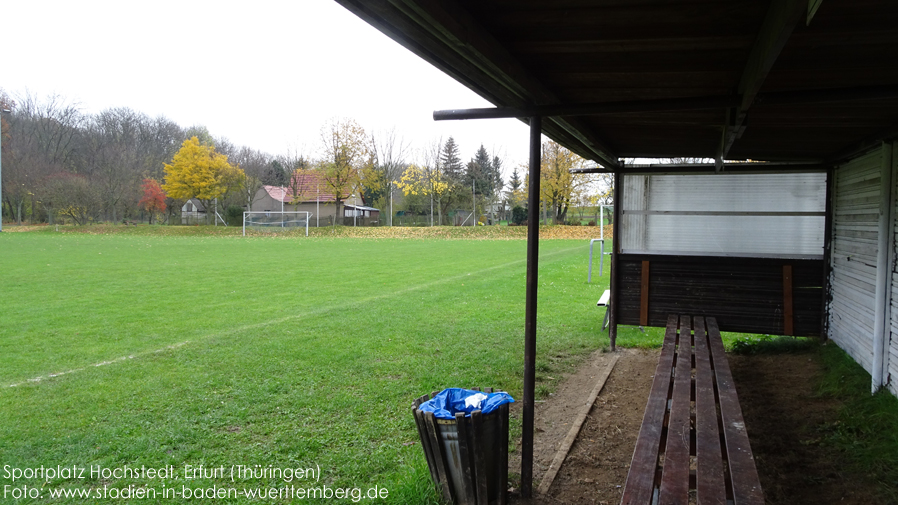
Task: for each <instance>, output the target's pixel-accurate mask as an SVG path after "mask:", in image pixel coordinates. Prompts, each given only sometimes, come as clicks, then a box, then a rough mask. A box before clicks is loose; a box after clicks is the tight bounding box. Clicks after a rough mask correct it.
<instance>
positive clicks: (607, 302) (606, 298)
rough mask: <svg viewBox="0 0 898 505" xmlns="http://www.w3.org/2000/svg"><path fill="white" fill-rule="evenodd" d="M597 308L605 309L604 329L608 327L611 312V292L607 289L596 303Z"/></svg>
mask: <svg viewBox="0 0 898 505" xmlns="http://www.w3.org/2000/svg"><path fill="white" fill-rule="evenodd" d="M596 307H605V319H604V320H602V329H603V330H604V329H605V327H606V326H608V313H609V312H610V311H611V290H609V289H606V290H605V292H604V293H602V297H601V298H599V301H598V302H596Z"/></svg>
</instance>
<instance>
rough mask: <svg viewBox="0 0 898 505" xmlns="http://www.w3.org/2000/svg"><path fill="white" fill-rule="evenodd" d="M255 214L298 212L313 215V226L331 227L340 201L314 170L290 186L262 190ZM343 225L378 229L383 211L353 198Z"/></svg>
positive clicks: (347, 204)
mask: <svg viewBox="0 0 898 505" xmlns="http://www.w3.org/2000/svg"><path fill="white" fill-rule="evenodd" d="M250 210H252V211H254V212H281V211H283V212H295V211H306V212H309V214H310V217H311V219H310V221H309V225H310V226H316V225H317V226H331V225H333V224H334V215H335V213H336V198H335V197H334V194H333V192H332V191H331V190H330V188H328V186H327V183H326V182H325V181H324V179H323V178H322V177H321V175H320V174H319V173H318V172H315V171H313V170H309V171H304V172H302V173H298V174H294V176H293V179H292V180H291V181H290V184H289V185H288V186H286V187H284V186H262V187H261V188H259V190H258V191H257V192H256V196H255V198H254V199H253V204H252V208H251V209H250ZM341 211H342V212H341V213H342V214H343V215H342V216H341V217H342V218H343V220H342V222H341V221H339V220H338V221H337V224H348V225H350V226H351V225H352V224H353V222H354V220H353V218H355V223H357V224H359V225H369V224H371V225H376V224H378V222H379V220H380V210H379V209H375V208H373V207H367V206H365V201H364V198H362V197H361V196H357V197H353V196H350V197H348V198H346V199H345V200H344V201H343V205H342V208H341Z"/></svg>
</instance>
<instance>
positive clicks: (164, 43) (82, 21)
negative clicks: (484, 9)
mask: <svg viewBox="0 0 898 505" xmlns="http://www.w3.org/2000/svg"><path fill="white" fill-rule="evenodd" d="M0 47H3V58H2V60H0V87H2V88H3V89H5V90H6V91H7V92H8V93H9V94H11V95H13V97H15V96H16V95H20V94H22V93H25V92H26V91H27V92H30V93H32V94H35V95H37V96H38V97H41V98H43V97H46V96H47V95H49V94H53V93H55V94H58V95H60V96H63V97H65V98H68V99H69V100H70V101H72V102H77V103H78V104H80V106H81V107H82V110H84V111H85V112H89V113H95V112H99V111H101V110H103V109H106V108H110V107H129V108H131V109H134V110H137V111H140V112H144V113H146V114H148V115H150V116H157V115H165V116H167V117H168V118H170V119H172V120H174V121H175V122H177V123H178V124H180V125H181V126H184V127H187V126H191V125H205V126H206V127H208V128H209V131H210V132H211V133H212V135H213V136H216V137H218V136H224V137H227V138H228V139H230V140H231V141H232V142H233V143H235V144H237V145H246V146H249V147H252V148H255V149H259V150H262V151H265V152H268V153H271V154H283V153H286V152H287V151H292V152H297V151H299V152H303V153H305V154H309V155H313V156H315V155H317V154H318V150H319V139H320V129H321V126H322V125H323V124H324V123H325V122H326V121H327V120H328V119H330V118H354V119H355V120H356V121H358V123H359V124H361V125H362V126H363V127H364V128H365V129H366V130H368V131H375V132H377V131H382V130H385V129H389V128H394V127H395V129H396V132H397V134H398V135H400V136H402V137H403V138H404V139H405V140H406V141H408V142H410V143H411V144H412V146H413V147H414V148H415V149H419V148H423V147H424V146H425V145H426V144H427V143H430V142H433V141H435V140H438V139H440V138H442V139H443V140H445V139H446V138H448V137H449V136H450V135H451V136H453V137H454V138H455V140H456V142H457V143H458V144H459V147H460V149H461V155H462V159H463V160H468V159H470V158H471V157H472V156H473V155H474V151H475V150H476V149H477V148H478V147H479V146H480V144H481V143H483V144H484V146H485V147H486V148H487V149H488V150H490V152H491V153H493V152H496V153H497V154H499V155H500V157H502V158H504V159H505V167H506V171H507V172H508V173H510V169H511V167H512V166H513V165H517V164H519V163H522V162H526V160H527V142H528V132H527V127H526V126H525V125H524V124H523V123H521V122H519V121H517V120H514V119H501V120H498V119H493V120H478V121H461V122H458V121H456V122H439V123H437V122H434V121H433V119H432V113H433V111H434V110H435V109H452V108H471V107H487V106H490V104H489V103H488V102H486V101H485V100H483V99H482V98H480V97H478V96H477V95H475V94H474V93H473V92H472V91H470V90H468V89H467V88H465V87H464V86H462V85H461V84H458V83H456V82H455V81H454V80H452V79H451V78H450V77H448V76H446V75H445V74H443V73H442V72H440V71H438V70H436V69H435V68H433V67H432V66H431V65H430V64H428V63H426V62H425V61H424V60H421V59H420V58H418V57H417V56H415V55H414V54H412V53H411V52H409V51H408V50H406V49H405V48H403V47H402V46H400V45H399V44H398V43H396V42H394V41H393V40H391V39H389V38H388V37H387V36H385V35H383V34H382V33H380V32H379V31H377V30H376V29H374V28H372V27H371V26H369V25H368V24H367V23H365V22H363V21H362V20H361V19H359V18H357V17H356V16H355V15H353V14H351V13H350V12H349V11H347V10H346V9H344V8H343V7H342V6H340V5H339V4H337V3H336V2H334V1H333V0H294V1H284V0H253V1H250V2H239V3H238V2H228V1H219V2H213V1H207V0H203V1H193V0H189V1H184V0H179V1H171V0H154V1H152V2H123V1H121V0H115V1H111V0H79V1H72V0H66V1H56V0H54V1H49V0H22V1H15V2H6V3H5V4H4V7H3V23H2V26H0Z"/></svg>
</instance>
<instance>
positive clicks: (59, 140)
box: [3, 94, 84, 223]
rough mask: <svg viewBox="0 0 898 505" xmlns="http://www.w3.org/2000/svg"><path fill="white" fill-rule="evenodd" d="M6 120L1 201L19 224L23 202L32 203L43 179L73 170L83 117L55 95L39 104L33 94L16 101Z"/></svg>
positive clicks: (74, 107) (72, 105)
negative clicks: (13, 214) (6, 133)
mask: <svg viewBox="0 0 898 505" xmlns="http://www.w3.org/2000/svg"><path fill="white" fill-rule="evenodd" d="M7 120H8V121H9V130H8V137H7V138H6V139H5V140H6V142H4V144H8V147H7V146H4V152H5V154H6V155H7V156H6V158H5V161H6V162H5V163H4V165H3V179H4V181H5V183H4V184H3V198H4V199H5V201H6V202H7V204H8V205H9V208H10V210H12V211H14V213H15V216H16V220H17V221H18V222H19V223H21V222H22V207H23V205H24V203H25V202H26V200H28V199H32V202H33V201H34V199H33V198H34V195H35V194H39V193H40V189H41V181H42V179H43V178H45V177H46V176H48V175H49V174H52V173H56V172H61V171H73V170H75V169H76V168H77V166H76V160H77V158H78V153H77V148H78V141H79V138H80V135H81V131H80V127H81V125H82V123H83V120H84V116H83V115H82V114H81V112H80V110H79V108H78V106H77V105H76V104H71V103H68V102H66V101H65V100H64V99H62V98H61V97H59V96H56V95H54V96H51V97H49V98H48V99H46V100H45V101H39V100H38V99H37V98H36V97H35V96H34V95H31V94H26V95H23V96H21V97H19V98H18V99H17V100H16V104H15V107H14V108H13V109H12V114H11V115H10V117H8V118H7ZM38 199H40V198H39V197H38ZM32 207H33V205H32Z"/></svg>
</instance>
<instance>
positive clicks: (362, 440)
mask: <svg viewBox="0 0 898 505" xmlns="http://www.w3.org/2000/svg"><path fill="white" fill-rule="evenodd" d="M525 246H526V242H524V241H521V240H438V239H426V240H397V239H352V238H326V237H309V238H305V237H302V238H287V239H279V238H267V237H264V238H250V237H247V238H243V237H227V236H224V237H223V236H180V237H179V236H155V235H152V234H147V233H145V232H143V231H135V232H134V233H124V234H113V235H104V234H82V233H54V232H52V231H51V230H49V229H48V230H46V231H43V232H41V231H38V232H30V233H3V234H2V235H0V254H2V257H3V261H2V269H0V285H2V286H3V298H4V299H3V310H2V312H0V356H2V358H0V359H2V362H3V365H2V367H0V416H2V420H0V486H5V485H9V486H12V487H15V486H21V485H27V486H32V487H34V486H36V487H38V488H40V487H41V483H42V482H43V480H45V479H35V478H32V479H27V478H25V479H22V480H16V481H15V482H13V481H12V478H11V476H10V475H8V473H7V474H5V473H4V471H3V470H4V467H3V465H10V467H14V468H26V469H27V468H37V467H41V466H44V467H54V468H55V467H56V466H57V465H58V466H62V467H71V466H73V465H74V466H76V467H85V468H88V469H89V468H90V467H91V466H94V465H99V467H101V468H108V469H120V468H124V467H130V468H135V467H137V468H139V467H141V465H145V466H146V467H153V468H159V467H165V466H167V465H173V467H174V468H175V470H176V473H177V475H176V476H175V478H167V479H162V478H152V479H150V478H146V477H145V474H144V477H143V478H134V476H125V477H124V478H116V477H115V476H111V477H104V476H102V475H101V476H98V477H95V478H93V477H90V475H89V474H86V475H85V478H84V479H72V478H69V479H66V478H59V477H56V478H53V479H49V483H47V484H46V485H44V487H43V489H42V490H40V493H41V498H40V499H39V500H35V501H33V502H34V503H85V502H87V501H89V502H91V503H112V502H121V501H122V500H121V499H118V500H116V499H112V498H108V496H109V494H108V493H110V491H109V489H110V488H123V487H127V486H129V485H132V484H133V485H135V486H138V487H139V486H147V487H148V488H154V489H155V490H156V492H164V491H162V490H163V485H164V486H165V487H166V488H167V489H170V488H173V487H174V488H176V489H177V490H178V491H180V490H181V486H183V485H186V486H188V487H191V488H203V489H208V488H211V487H212V486H220V487H224V486H230V487H243V486H256V487H266V486H273V487H278V488H284V487H285V486H287V485H289V484H291V483H289V482H284V480H283V479H277V478H270V476H265V477H262V478H251V479H248V480H238V481H237V482H236V483H232V482H231V481H230V480H229V479H220V478H218V477H217V476H213V477H212V478H200V479H195V480H188V479H186V478H185V477H186V476H185V472H184V466H185V465H193V466H198V465H204V466H205V467H206V468H210V467H213V468H215V467H219V466H220V465H224V466H225V467H226V468H228V467H230V466H231V465H246V466H248V467H253V465H261V466H262V467H268V466H269V465H270V466H271V467H272V468H288V467H303V468H305V467H310V466H311V467H315V466H316V465H317V466H318V467H320V482H318V483H315V482H309V481H308V480H302V481H294V482H292V484H293V485H296V486H298V485H305V484H310V485H311V484H314V485H321V484H326V485H328V486H336V487H358V488H361V489H363V490H368V489H369V488H371V487H373V486H379V487H381V488H386V489H387V490H388V491H389V499H387V500H384V501H383V502H385V503H424V502H427V500H434V499H435V495H434V494H432V493H431V492H430V489H429V487H430V486H429V475H428V473H427V468H426V463H425V461H424V459H423V456H422V454H421V448H420V446H419V445H417V444H415V441H416V439H417V434H416V432H415V430H414V423H413V420H412V417H411V415H410V412H409V405H410V402H411V400H412V399H413V398H414V397H416V396H419V395H421V394H423V393H425V392H430V391H432V390H438V389H442V388H444V387H449V386H475V385H480V386H496V387H500V388H503V389H506V390H508V391H509V392H510V393H511V394H512V395H513V396H514V397H516V398H520V394H521V387H522V383H521V371H522V367H523V322H524V281H525V266H526V250H525ZM587 257H588V242H585V241H582V240H576V241H574V240H545V241H542V242H541V249H540V287H539V289H540V291H539V323H538V326H539V328H538V336H537V338H538V359H537V369H538V385H537V388H538V391H537V393H538V394H546V393H547V392H548V391H551V390H552V388H553V387H554V383H555V381H556V380H557V378H560V377H561V373H563V372H564V371H566V370H570V369H571V368H572V367H573V366H575V365H576V363H577V361H578V359H579V358H580V357H582V355H584V354H585V353H587V352H589V351H591V350H593V349H596V348H599V347H603V346H607V336H606V334H604V333H601V332H600V331H599V326H600V325H601V316H602V315H603V313H602V311H601V310H600V309H597V308H596V307H595V300H596V299H598V297H599V295H600V294H601V293H602V290H604V289H606V288H607V286H608V270H607V269H606V270H605V275H604V278H599V277H598V276H597V272H596V271H594V272H593V283H592V284H587V283H586V266H587V265H586V263H587ZM654 338H655V337H654V336H651V335H650V336H648V337H646V336H644V335H642V334H641V333H640V332H638V331H635V330H626V331H623V332H622V334H621V336H620V339H619V342H620V343H621V344H623V345H652V344H651V341H652V340H654ZM103 486H107V489H106V490H102V491H95V492H102V493H107V494H105V495H102V496H100V498H99V499H97V497H96V496H94V495H92V498H91V499H90V500H85V499H81V498H69V499H63V498H60V499H52V498H51V497H50V495H49V493H50V491H51V490H58V489H64V488H65V489H68V488H73V489H74V488H78V489H88V488H103ZM12 487H10V488H8V489H7V491H9V489H12ZM147 492H149V491H147ZM12 496H13V495H11V494H7V495H5V497H4V496H0V502H4V503H5V502H10V503H13V502H15V503H30V502H32V501H31V500H28V499H23V500H18V501H15V500H14V501H10V500H11V497H12ZM160 496H161V495H160ZM104 497H105V498H104ZM164 501H165V502H166V503H170V502H175V503H176V502H179V501H185V502H186V501H189V500H186V499H180V500H179V499H165V500H164ZM218 501H223V502H225V503H228V502H233V503H242V502H245V501H248V500H247V499H245V498H239V499H233V500H227V499H225V500H218ZM275 501H277V500H275ZM282 501H284V500H282ZM344 501H352V500H344Z"/></svg>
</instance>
